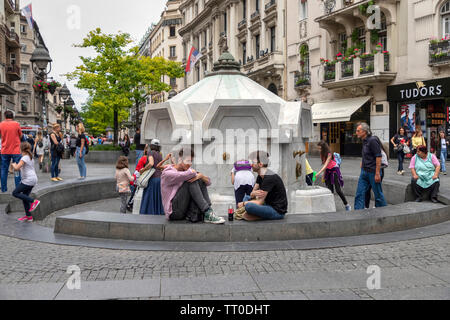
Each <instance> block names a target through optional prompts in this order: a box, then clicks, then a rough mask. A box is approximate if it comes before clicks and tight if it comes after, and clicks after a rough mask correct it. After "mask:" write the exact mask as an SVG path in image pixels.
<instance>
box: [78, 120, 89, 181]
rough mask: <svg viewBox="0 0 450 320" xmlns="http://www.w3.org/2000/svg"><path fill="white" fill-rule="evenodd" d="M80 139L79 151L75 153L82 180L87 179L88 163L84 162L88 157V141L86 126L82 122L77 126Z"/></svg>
mask: <svg viewBox="0 0 450 320" xmlns="http://www.w3.org/2000/svg"><path fill="white" fill-rule="evenodd" d="M77 131H78V139H77V144H76V146H77V149H76V152H75V158H76V159H77V165H78V170H79V171H80V178H79V179H80V180H84V179H86V174H87V172H86V163H85V162H84V156H85V155H86V148H88V147H87V146H86V144H87V139H86V135H85V129H84V125H83V124H82V123H81V122H80V123H79V124H78V126H77Z"/></svg>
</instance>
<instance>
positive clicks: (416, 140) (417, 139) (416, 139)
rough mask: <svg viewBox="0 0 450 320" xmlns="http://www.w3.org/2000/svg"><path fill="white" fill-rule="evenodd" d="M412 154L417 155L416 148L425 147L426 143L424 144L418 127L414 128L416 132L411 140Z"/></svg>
mask: <svg viewBox="0 0 450 320" xmlns="http://www.w3.org/2000/svg"><path fill="white" fill-rule="evenodd" d="M411 142H412V150H411V151H412V154H413V155H415V154H416V153H417V148H418V147H419V146H426V145H427V143H426V142H425V139H424V137H423V133H422V129H420V127H417V128H416V131H415V132H414V134H413V136H412V138H411Z"/></svg>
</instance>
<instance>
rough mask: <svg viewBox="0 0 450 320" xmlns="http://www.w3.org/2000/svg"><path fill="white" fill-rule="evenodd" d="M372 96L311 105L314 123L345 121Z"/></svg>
mask: <svg viewBox="0 0 450 320" xmlns="http://www.w3.org/2000/svg"><path fill="white" fill-rule="evenodd" d="M370 99H371V97H370V96H366V97H358V98H350V99H342V100H335V101H328V102H321V103H316V104H314V105H313V106H312V107H311V111H312V119H313V122H314V123H327V122H345V121H350V117H351V116H352V114H353V113H355V112H356V111H357V110H358V109H359V108H361V107H362V106H363V105H364V104H365V103H366V102H367V101H369V100H370Z"/></svg>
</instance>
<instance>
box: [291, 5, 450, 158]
mask: <svg viewBox="0 0 450 320" xmlns="http://www.w3.org/2000/svg"><path fill="white" fill-rule="evenodd" d="M372 3H373V4H375V5H376V6H378V8H379V9H380V11H379V14H378V11H372V10H370V9H369V5H370V4H372ZM287 12H288V20H289V21H292V23H289V24H288V31H287V33H288V40H287V42H288V59H287V65H288V70H289V72H288V74H289V75H288V98H289V99H305V100H307V101H308V102H309V103H310V104H312V105H313V119H314V122H315V124H314V132H315V134H314V138H315V140H316V141H318V140H320V139H324V140H326V141H328V142H329V143H330V145H331V147H332V149H333V150H334V151H335V152H340V153H341V154H343V155H360V154H361V153H360V152H361V144H360V142H359V141H358V140H357V139H356V135H355V125H356V123H357V122H359V121H366V122H368V123H369V124H370V126H371V128H372V130H373V133H374V134H375V135H377V136H378V137H380V139H381V140H382V141H383V143H384V144H385V145H386V146H387V145H388V144H389V143H388V141H389V140H390V138H391V137H392V136H393V135H394V134H395V132H396V131H397V130H398V128H399V127H401V126H403V127H405V128H406V129H407V131H408V132H409V133H410V134H411V132H412V131H413V130H414V129H415V128H416V127H417V126H420V127H421V128H422V130H423V132H424V133H425V136H426V137H427V138H429V137H431V135H432V133H431V132H432V131H437V130H438V129H439V128H441V127H443V128H445V129H446V130H449V129H448V106H449V102H450V101H449V100H448V93H447V90H446V88H447V84H448V80H449V79H448V77H449V76H450V68H449V66H450V64H449V62H450V50H449V41H448V40H446V38H448V37H449V33H450V3H449V1H445V0H439V1H438V0H417V1H416V0H409V1H408V0H401V1H400V0H374V1H368V0H365V1H357V0H324V1H312V0H298V1H288V9H287ZM294 22H295V23H294ZM374 22H377V23H374ZM433 38H435V39H444V40H433ZM430 39H431V40H432V43H430ZM355 49H358V50H356V51H355ZM340 55H342V56H344V57H345V58H340V57H338V56H340ZM327 60H328V61H327Z"/></svg>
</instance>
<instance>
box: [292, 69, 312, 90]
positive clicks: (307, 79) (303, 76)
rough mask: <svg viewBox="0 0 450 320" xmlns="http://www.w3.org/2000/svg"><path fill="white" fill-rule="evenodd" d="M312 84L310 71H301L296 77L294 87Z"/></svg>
mask: <svg viewBox="0 0 450 320" xmlns="http://www.w3.org/2000/svg"><path fill="white" fill-rule="evenodd" d="M308 85H311V75H310V74H309V73H300V74H298V75H297V76H295V77H294V87H296V88H297V87H301V86H308Z"/></svg>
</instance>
